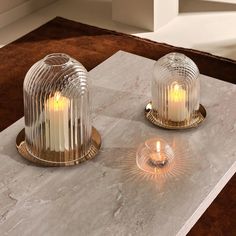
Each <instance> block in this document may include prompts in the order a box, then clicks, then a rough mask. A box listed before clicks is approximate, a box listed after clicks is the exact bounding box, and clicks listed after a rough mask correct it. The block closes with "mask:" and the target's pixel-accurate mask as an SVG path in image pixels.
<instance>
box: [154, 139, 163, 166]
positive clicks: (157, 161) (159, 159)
mask: <svg viewBox="0 0 236 236" xmlns="http://www.w3.org/2000/svg"><path fill="white" fill-rule="evenodd" d="M151 162H152V164H153V165H164V164H165V162H166V158H165V156H164V155H162V153H161V142H160V141H157V142H156V150H155V151H154V152H152V153H151Z"/></svg>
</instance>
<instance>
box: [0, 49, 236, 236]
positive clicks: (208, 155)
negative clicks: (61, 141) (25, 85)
mask: <svg viewBox="0 0 236 236" xmlns="http://www.w3.org/2000/svg"><path fill="white" fill-rule="evenodd" d="M153 64H154V61H152V60H150V59H146V58H143V57H140V56H136V55H132V54H129V53H125V52H122V51H120V52H118V53H116V54H114V55H113V56H112V57H111V58H109V59H108V60H106V61H105V62H103V63H102V64H100V65H99V66H97V67H96V68H95V69H93V70H92V71H91V72H90V73H89V74H90V78H91V80H92V83H93V91H92V92H93V112H94V113H93V124H94V126H95V127H96V128H97V129H98V130H99V131H100V133H101V136H102V140H103V143H102V148H101V150H100V153H99V155H98V156H97V157H96V158H95V159H94V160H91V161H88V162H85V163H83V164H81V165H78V166H73V167H63V168H43V167H37V166H34V165H33V164H31V163H29V162H27V161H26V160H24V159H23V158H21V157H20V156H19V155H18V153H17V150H16V149H15V137H16V135H17V133H18V132H19V131H20V130H21V129H22V128H23V126H24V124H23V119H21V120H19V121H17V122H16V123H15V124H13V125H12V126H10V127H9V128H7V129H6V130H4V131H2V132H1V133H0V140H1V142H0V158H1V165H0V176H1V177H0V199H1V201H0V235H35V236H38V235H50V236H51V235H57V236H60V235H82V236H83V235H85V236H87V235H92V236H93V235H94V236H100V235H101V236H104V235H117V236H123V235H124V236H126V235H127V236H128V235H129V236H131V235H135V236H137V235H144V236H147V235H148V236H149V235H160V236H165V235H167V236H169V235H170V236H172V235H185V234H186V233H187V232H188V231H189V230H190V229H191V227H192V226H193V225H194V224H195V222H196V221H197V220H198V219H199V217H200V216H201V214H202V213H203V212H204V211H205V210H206V208H207V207H208V206H209V205H210V203H211V202H212V201H213V200H214V198H215V197H216V196H217V194H218V193H219V192H220V191H221V189H222V188H223V187H224V186H225V184H226V183H227V182H228V180H229V179H230V178H231V177H232V175H233V174H234V173H235V170H236V145H235V142H236V109H235V108H236V86H235V85H233V84H230V83H227V82H222V81H220V80H217V79H214V78H210V77H207V76H204V75H201V103H202V104H204V106H205V108H206V109H207V119H206V120H205V121H204V123H203V124H202V125H201V126H200V127H199V128H197V129H191V130H185V131H167V130H163V129H159V128H156V127H154V126H153V125H152V124H150V123H149V122H148V121H147V120H146V119H145V117H144V107H145V105H146V104H147V102H148V101H149V100H150V95H151V93H150V91H151V89H150V84H151V70H152V67H153ZM157 136H158V137H161V138H164V139H165V140H168V141H169V142H170V143H172V144H173V145H175V147H176V148H178V151H179V155H178V157H176V158H175V159H174V160H173V163H172V165H171V167H170V168H168V169H163V171H160V172H159V173H158V174H157V175H149V174H146V173H144V172H142V171H141V170H139V169H138V168H137V166H136V160H135V153H136V150H137V147H138V146H139V144H140V143H142V142H144V141H145V140H146V139H149V138H152V137H157Z"/></svg>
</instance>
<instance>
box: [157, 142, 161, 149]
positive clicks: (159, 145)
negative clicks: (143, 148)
mask: <svg viewBox="0 0 236 236" xmlns="http://www.w3.org/2000/svg"><path fill="white" fill-rule="evenodd" d="M156 150H157V152H160V151H161V142H160V141H157V143H156Z"/></svg>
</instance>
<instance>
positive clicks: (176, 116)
mask: <svg viewBox="0 0 236 236" xmlns="http://www.w3.org/2000/svg"><path fill="white" fill-rule="evenodd" d="M186 97H187V96H186V90H184V89H183V88H182V87H181V86H180V85H179V84H177V83H174V85H172V86H171V88H170V90H169V93H168V117H169V120H171V121H175V122H181V121H184V120H185V119H186V118H187V117H186V116H187V109H186V100H187V99H186Z"/></svg>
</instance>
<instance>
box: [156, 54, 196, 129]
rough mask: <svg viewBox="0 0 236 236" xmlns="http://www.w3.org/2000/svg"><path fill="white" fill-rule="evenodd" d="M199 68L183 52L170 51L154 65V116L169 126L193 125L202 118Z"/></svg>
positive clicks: (160, 122)
mask: <svg viewBox="0 0 236 236" xmlns="http://www.w3.org/2000/svg"><path fill="white" fill-rule="evenodd" d="M199 93H200V82H199V70H198V67H197V66H196V64H195V63H194V62H193V61H192V60H191V59H190V58H188V57H187V56H185V55H184V54H180V53H169V54H167V55H165V56H164V57H162V58H161V59H159V60H158V61H157V62H156V63H155V65H154V71H153V80H152V109H153V111H152V112H153V116H154V117H156V118H157V119H158V122H159V124H162V125H163V127H165V125H166V126H167V127H178V126H181V127H185V126H191V125H193V124H194V123H196V122H197V120H198V119H199V116H198V114H199V105H200V104H199V96H200V94H199Z"/></svg>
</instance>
